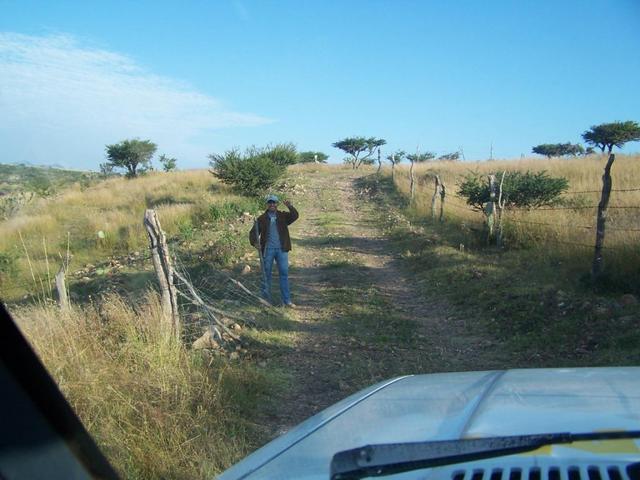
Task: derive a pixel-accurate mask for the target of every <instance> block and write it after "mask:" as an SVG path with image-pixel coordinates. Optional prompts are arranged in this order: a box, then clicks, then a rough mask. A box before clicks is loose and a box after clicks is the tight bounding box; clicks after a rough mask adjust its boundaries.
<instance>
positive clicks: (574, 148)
mask: <svg viewBox="0 0 640 480" xmlns="http://www.w3.org/2000/svg"><path fill="white" fill-rule="evenodd" d="M531 151H532V152H533V153H537V154H538V155H544V156H545V157H547V158H551V157H563V156H565V155H573V156H576V155H583V154H584V147H583V146H582V145H580V144H577V143H576V144H573V143H569V142H567V143H543V144H541V145H536V146H535V147H533V148H532V149H531Z"/></svg>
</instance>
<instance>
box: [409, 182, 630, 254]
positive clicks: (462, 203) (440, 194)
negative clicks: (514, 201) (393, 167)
mask: <svg viewBox="0 0 640 480" xmlns="http://www.w3.org/2000/svg"><path fill="white" fill-rule="evenodd" d="M425 179H426V180H427V181H430V180H433V179H434V175H433V174H428V175H427V176H426V177H425ZM442 185H443V183H442V181H441V180H440V179H439V178H437V177H436V180H435V190H434V191H433V194H432V197H431V198H432V202H431V212H432V213H431V217H432V219H433V220H434V221H435V220H436V216H435V213H434V212H435V210H436V208H435V203H436V202H440V211H441V212H442V211H445V212H446V210H447V209H453V210H454V211H456V212H457V215H458V216H464V214H469V213H471V214H472V216H473V215H477V217H476V219H477V223H478V225H480V224H482V225H486V222H487V218H486V216H485V212H483V211H482V210H479V209H477V208H474V207H472V206H471V205H469V204H468V203H467V199H466V198H465V197H462V196H460V195H458V194H456V193H450V192H451V191H450V190H445V189H443V188H442ZM418 186H419V187H422V188H424V189H425V193H426V196H427V197H428V196H429V195H430V194H429V193H428V192H427V190H426V188H427V182H420V183H419V184H418ZM445 192H446V193H445ZM631 192H640V188H636V187H633V188H619V189H611V193H619V194H625V193H631ZM601 193H602V190H601V189H600V190H579V191H568V192H563V193H562V196H563V197H567V196H576V195H585V194H601ZM598 207H599V206H598V205H596V204H593V205H554V206H548V207H540V208H535V209H533V208H508V209H506V212H507V213H508V214H509V215H507V216H506V218H505V220H504V221H505V225H507V226H513V225H532V226H536V227H545V228H546V231H547V233H548V235H545V236H544V239H543V240H538V243H544V244H548V243H552V244H559V245H570V246H576V247H581V248H586V249H594V248H595V245H594V244H588V243H582V242H576V241H570V236H571V235H570V234H571V233H578V232H580V234H581V235H584V233H586V232H587V231H595V230H596V229H597V225H596V220H597V217H596V211H597V209H598ZM607 209H608V210H612V211H621V212H627V211H635V210H637V211H640V205H608V206H607ZM427 210H428V209H427ZM585 210H593V211H594V216H593V219H594V223H593V224H592V225H584V224H578V225H574V224H570V223H566V222H565V223H559V222H552V221H548V222H546V221H537V220H527V219H523V218H517V217H516V218H514V216H513V215H512V214H514V213H515V214H519V215H527V214H530V213H535V212H555V211H585ZM440 219H441V221H442V214H441V215H440ZM613 219H614V217H611V216H610V217H609V219H608V223H607V227H606V229H607V232H621V233H631V234H633V233H636V232H640V227H636V226H635V225H629V226H627V225H624V224H623V225H616V223H614V222H613V221H612V220H613ZM625 220H626V222H625V223H627V224H628V223H629V222H631V221H633V219H631V218H626V219H625ZM560 231H564V232H565V233H566V234H567V238H558V235H557V233H558V232H560ZM552 232H553V233H555V234H556V235H551V233H552ZM601 248H603V249H606V250H614V251H615V250H617V251H625V250H628V248H629V247H627V246H622V245H609V246H604V245H603V246H602V247H601Z"/></svg>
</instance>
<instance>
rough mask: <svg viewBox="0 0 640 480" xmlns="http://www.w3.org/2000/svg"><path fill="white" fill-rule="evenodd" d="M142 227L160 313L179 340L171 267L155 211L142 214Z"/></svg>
mask: <svg viewBox="0 0 640 480" xmlns="http://www.w3.org/2000/svg"><path fill="white" fill-rule="evenodd" d="M144 226H145V228H146V230H147V234H148V235H149V248H150V249H151V259H152V260H153V267H154V269H155V271H156V275H157V276H158V282H159V283H160V293H161V302H162V312H163V314H164V318H165V321H167V323H168V324H169V325H170V326H171V333H172V334H173V335H175V337H176V338H178V339H179V338H180V316H179V314H178V300H177V293H176V289H175V288H174V286H173V266H172V265H171V257H170V256H169V248H168V247H167V239H166V237H165V234H164V232H163V231H162V228H161V227H160V222H159V220H158V216H157V215H156V212H155V210H151V209H148V210H146V211H145V212H144Z"/></svg>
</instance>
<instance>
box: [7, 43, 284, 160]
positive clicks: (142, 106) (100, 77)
mask: <svg viewBox="0 0 640 480" xmlns="http://www.w3.org/2000/svg"><path fill="white" fill-rule="evenodd" d="M271 122H272V120H270V119H268V118H265V117H262V116H260V115H256V114H252V113H239V112H234V111H232V110H230V109H228V108H226V107H225V106H224V105H223V104H222V102H220V101H219V100H217V99H215V98H213V97H211V96H208V95H205V94H203V93H200V92H198V91H195V90H194V89H193V88H190V87H189V86H187V85H184V84H182V83H179V82H177V81H175V80H172V79H168V78H164V77H160V76H158V75H154V74H152V73H149V72H147V71H145V70H144V69H142V68H140V67H139V66H138V65H137V64H136V63H135V61H134V60H132V59H131V58H129V57H127V56H124V55H121V54H118V53H114V52H109V51H106V50H102V49H96V48H88V47H83V46H81V45H79V43H78V41H77V40H76V39H74V38H72V37H69V36H64V35H56V36H45V37H36V36H27V35H21V34H15V33H2V32H0V143H2V144H3V148H5V155H6V154H7V153H6V152H10V153H11V154H12V155H13V156H14V157H19V158H4V159H3V158H1V157H0V161H3V160H4V161H12V160H14V161H15V160H17V161H33V162H36V163H38V162H47V161H48V162H49V163H56V162H58V163H61V162H66V163H69V164H75V166H85V167H89V166H94V167H95V165H97V162H98V161H100V160H101V159H102V157H103V152H104V145H105V143H112V142H115V141H119V140H121V139H124V138H131V137H141V138H150V139H152V140H153V141H154V142H156V143H158V144H159V145H160V146H161V149H165V150H171V151H170V152H169V153H171V154H172V155H180V153H181V152H180V151H178V150H184V151H186V152H195V151H198V152H200V151H202V149H203V146H202V145H196V144H195V143H193V139H195V138H202V137H203V135H206V134H207V133H208V132H211V131H213V130H215V129H219V128H228V127H248V126H258V125H264V124H267V123H271ZM12 147H13V148H12ZM63 152H65V154H66V155H67V157H66V158H64V159H60V158H51V159H49V160H47V159H45V158H43V156H46V155H59V154H62V153H63ZM87 155H90V156H91V157H93V158H91V159H88V158H83V163H84V165H78V162H79V161H80V160H79V159H80V158H81V157H85V156H87ZM24 156H27V157H29V158H21V157H24ZM33 157H36V158H33ZM76 157H77V159H76ZM96 157H97V158H96Z"/></svg>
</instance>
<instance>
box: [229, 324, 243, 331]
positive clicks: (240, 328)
mask: <svg viewBox="0 0 640 480" xmlns="http://www.w3.org/2000/svg"><path fill="white" fill-rule="evenodd" d="M231 330H242V326H241V325H240V324H239V323H234V324H232V325H231Z"/></svg>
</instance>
